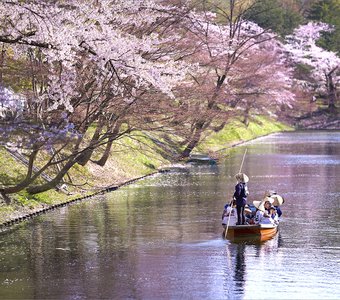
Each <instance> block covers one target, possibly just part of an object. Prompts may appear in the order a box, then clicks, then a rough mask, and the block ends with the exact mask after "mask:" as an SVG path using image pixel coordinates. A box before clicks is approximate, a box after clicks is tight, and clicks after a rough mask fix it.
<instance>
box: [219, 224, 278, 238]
mask: <svg viewBox="0 0 340 300" xmlns="http://www.w3.org/2000/svg"><path fill="white" fill-rule="evenodd" d="M225 230H226V226H224V231H223V236H225ZM277 232H278V225H276V224H258V225H234V226H229V227H228V232H227V236H226V237H227V239H229V240H231V241H259V242H263V241H266V240H269V239H271V238H272V237H274V236H275V235H276V233H277Z"/></svg>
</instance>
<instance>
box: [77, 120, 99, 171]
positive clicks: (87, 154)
mask: <svg viewBox="0 0 340 300" xmlns="http://www.w3.org/2000/svg"><path fill="white" fill-rule="evenodd" d="M102 129H103V122H102V121H101V122H99V123H98V125H97V128H96V130H95V132H94V134H93V136H92V139H91V142H90V145H89V147H88V148H87V149H86V150H85V151H84V152H83V153H82V154H80V155H79V156H78V159H77V163H78V164H80V165H82V166H85V165H86V164H87V163H88V162H89V160H90V159H91V156H92V154H93V152H94V150H95V148H96V147H95V146H94V145H95V144H96V143H98V140H99V137H100V133H101V132H102Z"/></svg>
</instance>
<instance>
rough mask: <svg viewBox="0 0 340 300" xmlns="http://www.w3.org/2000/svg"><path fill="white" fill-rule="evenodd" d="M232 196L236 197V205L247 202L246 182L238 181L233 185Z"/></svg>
mask: <svg viewBox="0 0 340 300" xmlns="http://www.w3.org/2000/svg"><path fill="white" fill-rule="evenodd" d="M234 197H235V199H236V205H238V206H243V205H246V204H247V194H246V184H245V183H243V182H239V183H238V184H236V186H235V193H234Z"/></svg>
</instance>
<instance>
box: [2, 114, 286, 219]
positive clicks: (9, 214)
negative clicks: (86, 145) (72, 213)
mask: <svg viewBox="0 0 340 300" xmlns="http://www.w3.org/2000/svg"><path fill="white" fill-rule="evenodd" d="M283 130H289V127H287V126H285V125H283V124H280V123H277V122H273V121H271V120H269V119H267V118H264V117H257V118H256V119H255V121H254V122H252V123H250V124H249V126H248V127H246V126H245V125H244V124H243V123H241V122H239V121H237V120H235V121H233V122H232V123H230V124H229V125H228V126H226V127H225V128H224V129H223V130H221V131H220V132H218V133H208V134H207V135H206V137H205V138H204V140H203V142H202V144H201V145H200V146H199V147H198V149H197V151H196V152H205V153H211V152H215V151H219V150H221V149H222V150H223V149H226V148H229V147H230V146H232V145H235V144H237V143H239V142H242V141H247V140H251V139H253V138H256V137H258V136H263V135H266V134H269V133H272V132H277V131H283ZM151 147H152V143H151V142H150V141H148V140H147V139H143V138H140V137H139V141H137V140H136V139H131V138H127V137H126V138H124V139H121V140H120V141H118V142H117V143H116V144H115V147H114V150H115V151H114V152H113V153H112V154H111V157H110V159H109V161H108V162H107V164H106V165H105V166H104V167H99V166H97V165H95V164H93V163H89V164H88V165H86V167H81V166H78V165H77V166H75V167H74V168H73V169H72V170H71V172H70V174H69V175H70V177H71V179H72V181H73V183H74V184H75V186H74V187H72V186H69V192H70V193H71V195H66V194H65V193H60V192H57V191H55V190H51V191H48V192H44V193H41V194H38V195H34V196H32V195H28V194H27V193H25V192H21V193H20V194H16V195H11V197H12V199H13V201H12V204H11V205H9V206H7V205H5V204H4V203H3V202H0V223H2V222H4V221H5V220H8V219H10V218H14V217H18V216H20V215H21V214H24V213H27V212H29V211H31V210H35V209H38V208H41V207H42V206H48V205H51V204H56V203H60V202H65V201H68V200H70V199H73V198H76V197H79V196H81V195H84V194H88V193H92V192H93V191H96V190H98V189H101V188H105V187H107V186H110V185H115V184H119V183H122V182H124V181H127V180H129V179H132V178H136V177H139V176H142V175H145V174H149V173H152V172H154V171H156V170H157V168H159V167H160V166H162V165H165V164H169V163H170V162H169V161H167V160H165V159H164V158H162V157H161V156H160V155H159V154H157V153H154V152H153V151H152V150H151ZM24 172H25V168H24V167H23V166H22V165H21V164H20V163H18V162H17V161H15V160H14V159H13V158H12V157H11V156H10V155H9V154H8V153H7V152H6V151H5V150H3V149H1V148H0V181H1V183H7V184H10V183H12V182H15V181H17V180H18V179H20V178H23V176H24Z"/></svg>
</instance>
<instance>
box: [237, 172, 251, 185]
mask: <svg viewBox="0 0 340 300" xmlns="http://www.w3.org/2000/svg"><path fill="white" fill-rule="evenodd" d="M235 178H236V180H237V181H238V182H244V183H247V182H248V181H249V177H248V176H247V175H246V174H244V173H237V174H236V175H235Z"/></svg>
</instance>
